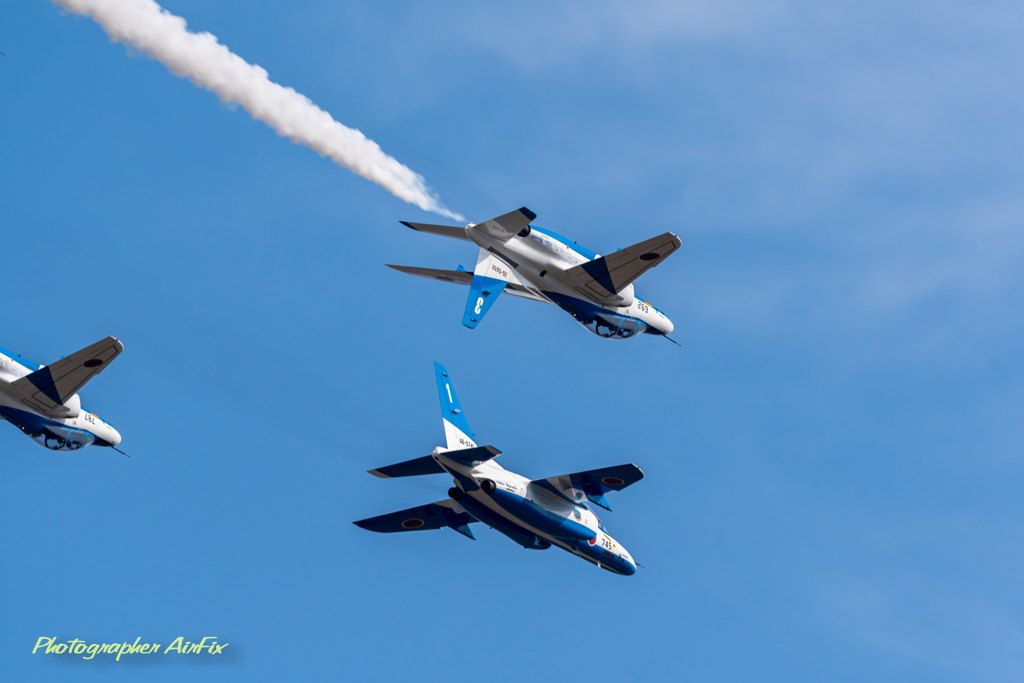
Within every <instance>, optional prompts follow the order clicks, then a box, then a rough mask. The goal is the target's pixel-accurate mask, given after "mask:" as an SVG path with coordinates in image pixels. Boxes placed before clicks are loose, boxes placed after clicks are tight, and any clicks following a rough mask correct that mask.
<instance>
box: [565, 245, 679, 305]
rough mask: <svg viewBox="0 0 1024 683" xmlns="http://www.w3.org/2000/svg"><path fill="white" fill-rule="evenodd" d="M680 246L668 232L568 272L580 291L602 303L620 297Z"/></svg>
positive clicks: (582, 264)
mask: <svg viewBox="0 0 1024 683" xmlns="http://www.w3.org/2000/svg"><path fill="white" fill-rule="evenodd" d="M680 246H682V242H680V241H679V238H678V237H676V236H675V235H673V234H672V233H670V232H666V233H664V234H662V235H658V236H657V237H652V238H651V239H649V240H644V241H643V242H640V243H639V244H634V245H633V246H631V247H626V248H625V249H620V250H619V251H616V252H614V253H611V254H608V255H607V256H602V257H601V258H597V259H594V260H593V261H587V262H586V263H581V264H580V265H578V266H576V267H574V268H570V269H569V270H567V271H565V272H566V273H567V274H568V275H571V276H572V277H573V278H574V279H575V281H576V289H577V291H579V292H580V293H582V294H585V295H587V296H588V297H589V298H591V299H596V300H598V301H601V300H604V299H608V298H610V297H614V296H615V295H617V294H618V293H619V292H621V291H622V290H623V289H625V288H626V287H628V286H629V285H630V284H632V283H633V281H634V280H636V279H637V278H638V277H640V276H641V275H643V274H644V273H646V272H647V271H648V270H650V269H651V268H653V267H655V266H656V265H658V264H659V263H661V262H662V261H664V260H665V259H666V258H668V257H669V255H670V254H672V252H674V251H675V250H676V249H678V248H679V247H680Z"/></svg>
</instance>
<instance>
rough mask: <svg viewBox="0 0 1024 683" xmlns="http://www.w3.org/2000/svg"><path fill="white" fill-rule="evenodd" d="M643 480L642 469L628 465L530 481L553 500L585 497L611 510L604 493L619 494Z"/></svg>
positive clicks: (573, 501) (574, 499)
mask: <svg viewBox="0 0 1024 683" xmlns="http://www.w3.org/2000/svg"><path fill="white" fill-rule="evenodd" d="M643 478H644V473H643V470H641V469H640V468H639V467H637V466H636V465H634V464H632V463H630V464H628V465H616V466H614V467H602V468H601V469H597V470H587V471H586V472H576V473H575V474H563V475H562V476H560V477H548V478H547V479H538V480H536V481H532V482H530V483H531V485H535V486H538V487H539V488H541V489H544V490H545V491H547V492H548V493H550V494H554V495H555V497H556V498H564V499H568V500H569V502H572V503H576V502H577V501H579V500H581V499H583V497H584V496H585V497H586V498H587V499H588V500H590V502H592V503H595V504H597V505H600V506H601V507H603V508H604V509H605V510H609V511H610V510H611V508H610V507H609V506H608V501H607V500H605V497H604V494H606V493H607V492H609V491H621V490H622V489H624V488H626V487H627V486H631V485H633V484H635V483H637V482H638V481H640V480H641V479H643Z"/></svg>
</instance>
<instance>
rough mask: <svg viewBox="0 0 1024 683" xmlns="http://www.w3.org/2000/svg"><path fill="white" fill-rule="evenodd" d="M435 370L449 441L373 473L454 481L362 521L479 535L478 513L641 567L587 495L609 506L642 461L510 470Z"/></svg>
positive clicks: (527, 537) (534, 544) (385, 529)
mask: <svg viewBox="0 0 1024 683" xmlns="http://www.w3.org/2000/svg"><path fill="white" fill-rule="evenodd" d="M434 374H435V375H436V376H437V391H438V394H439V396H440V399H441V417H442V419H443V421H444V435H445V440H446V442H447V444H448V445H447V447H441V446H438V447H437V448H435V449H434V452H433V453H432V454H431V455H426V456H423V457H422V458H416V459H415V460H408V461H406V462H401V463H398V464H397V465H389V466H387V467H381V468H379V469H375V470H370V474H373V475H375V476H377V477H381V478H383V479H389V478H392V477H412V476H418V475H424V474H444V473H447V474H450V475H451V476H452V479H453V480H454V483H455V486H453V487H452V488H450V489H448V498H447V499H446V500H439V501H437V502H436V503H430V504H429V505H421V506H419V507H414V508H409V509H408V510H402V511H400V512H392V513H390V514H387V515H380V516H379V517H371V518H369V519H364V520H361V521H358V522H354V524H356V526H359V527H362V528H363V529H368V530H370V531H377V532H381V533H393V532H398V531H420V530H423V529H440V528H442V527H450V528H452V529H454V530H455V531H458V532H459V533H460V534H463V535H464V536H467V537H469V538H472V539H474V540H475V539H476V537H475V536H473V532H472V530H470V528H469V525H470V524H472V523H474V522H478V521H479V522H483V523H484V524H486V525H487V526H489V527H491V528H492V529H496V530H498V531H500V532H501V533H503V534H505V535H506V536H508V537H509V538H511V539H512V540H513V541H515V542H516V543H518V544H519V545H521V546H523V547H524V548H527V549H531V550H545V549H547V548H550V547H551V546H553V545H555V546H558V547H559V548H562V549H564V550H567V551H569V552H570V553H573V554H574V555H578V556H579V557H582V558H583V559H584V560H587V561H588V562H592V563H594V564H596V565H597V566H598V567H601V568H602V569H607V570H608V571H610V572H614V573H616V574H624V575H627V576H628V575H631V574H635V573H636V567H637V564H636V562H634V561H633V558H632V557H631V556H630V554H629V553H628V552H626V549H625V548H623V547H622V545H621V544H620V543H619V542H618V541H616V540H615V539H614V538H612V537H611V536H609V535H608V532H607V531H606V530H605V528H604V524H602V523H601V519H600V518H599V517H598V516H597V515H596V514H595V513H594V511H593V510H592V509H591V508H590V505H589V504H588V502H589V503H593V504H594V505H598V506H600V507H602V508H604V509H605V510H609V511H610V510H611V508H610V507H609V506H608V501H607V500H606V499H605V494H606V493H608V492H609V491H621V490H622V489H624V488H626V487H627V486H629V485H631V484H635V483H636V482H638V481H640V480H641V479H643V477H644V473H643V472H642V471H640V468H639V467H637V466H636V465H633V464H629V465H618V466H617V467H605V468H602V469H597V470H588V471H586V472H577V473H575V474H565V475H562V476H560V477H549V478H547V479H536V480H532V481H531V480H530V479H527V478H526V477H523V476H520V475H518V474H515V473H514V472H509V471H508V470H506V469H504V468H502V467H501V465H499V464H497V463H496V462H495V461H494V458H495V457H497V456H498V455H501V451H499V450H498V449H496V448H494V447H493V446H478V445H477V444H476V441H475V440H474V437H473V433H472V432H471V431H470V429H469V422H468V421H467V420H466V414H465V413H464V412H462V405H461V404H460V403H459V397H458V396H457V395H456V394H455V388H454V387H453V386H452V381H451V378H449V376H448V371H447V370H445V368H444V367H443V366H442V365H441V364H440V363H434Z"/></svg>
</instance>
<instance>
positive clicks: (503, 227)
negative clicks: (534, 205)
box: [469, 206, 537, 242]
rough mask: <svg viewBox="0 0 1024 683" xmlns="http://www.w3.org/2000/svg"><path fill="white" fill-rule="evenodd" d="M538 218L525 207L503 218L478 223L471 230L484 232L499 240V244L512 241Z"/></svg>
mask: <svg viewBox="0 0 1024 683" xmlns="http://www.w3.org/2000/svg"><path fill="white" fill-rule="evenodd" d="M536 217H537V214H535V213H534V212H533V211H530V210H529V209H527V208H526V207H525V206H524V207H523V208H521V209H516V210H515V211H510V212H508V213H506V214H505V215H503V216H498V217H497V218H492V219H491V220H489V221H484V222H483V223H477V224H476V225H474V226H472V227H471V228H469V230H476V231H478V232H482V233H483V234H485V235H487V236H488V237H490V238H491V239H495V240H498V241H499V242H508V241H509V240H510V239H512V238H513V237H515V236H516V235H518V234H519V233H520V232H522V231H523V230H524V229H525V228H526V227H527V226H528V225H529V224H530V221H532V220H533V219H535V218H536Z"/></svg>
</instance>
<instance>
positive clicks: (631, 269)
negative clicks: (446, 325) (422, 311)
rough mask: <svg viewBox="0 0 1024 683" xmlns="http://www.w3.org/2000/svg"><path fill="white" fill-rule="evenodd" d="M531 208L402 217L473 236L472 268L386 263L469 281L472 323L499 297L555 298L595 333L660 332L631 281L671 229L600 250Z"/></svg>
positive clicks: (659, 319) (663, 248)
mask: <svg viewBox="0 0 1024 683" xmlns="http://www.w3.org/2000/svg"><path fill="white" fill-rule="evenodd" d="M536 217H537V214H535V213H533V212H532V211H530V210H529V209H527V208H525V207H524V208H522V209H519V210H517V211H513V212H511V213H507V214H505V215H504V216H498V217H497V218H494V219H492V220H489V221H485V222H483V223H478V224H474V223H470V224H468V225H467V226H466V227H464V228H459V227H454V226H448V225H430V224H427V223H407V222H405V221H402V225H405V226H407V227H409V228H412V229H413V230H418V231H420V232H427V233H430V234H433V235H443V236H444V237H451V238H454V239H459V240H465V241H467V242H473V243H475V244H476V245H477V246H479V247H480V253H479V255H478V256H477V261H476V268H474V269H473V272H472V273H469V272H466V270H464V269H463V268H462V266H459V268H458V270H437V269H435V268H416V267H412V266H393V265H391V264H387V265H388V267H389V268H394V269H395V270H398V271H401V272H403V273H408V274H409V275H416V276H417V277H425V278H430V279H433V280H440V281H442V282H454V283H457V284H462V285H469V299H468V300H467V301H466V310H465V313H464V314H463V316H462V324H463V325H465V326H466V327H469V328H475V327H476V326H477V325H478V324H480V321H481V320H483V318H484V316H485V315H486V314H487V311H488V310H490V308H491V306H492V305H493V304H494V302H495V300H496V299H497V298H498V295H499V294H501V293H502V292H508V293H509V294H511V295H512V296H518V297H522V298H524V299H533V300H534V301H542V302H544V303H549V304H556V305H557V306H558V307H559V308H561V309H562V310H564V311H565V312H567V313H569V314H570V315H571V316H572V317H573V318H575V319H576V321H577V322H578V323H580V324H581V325H583V326H584V327H586V328H587V329H588V330H590V331H591V332H593V333H594V334H596V335H598V336H600V337H605V338H607V339H628V338H630V337H633V336H636V335H637V334H639V333H641V332H644V333H647V334H653V335H662V336H667V335H669V334H671V333H672V330H673V329H674V326H673V325H672V321H671V320H669V319H668V317H667V316H666V315H665V314H664V313H662V312H661V311H660V310H658V308H656V307H655V306H654V305H653V304H651V303H648V302H647V301H644V300H643V299H641V298H639V297H638V296H636V294H635V293H634V291H633V282H634V281H635V280H636V279H637V278H638V277H640V276H641V275H643V274H644V273H646V272H647V271H648V270H650V269H651V268H654V267H655V266H656V265H658V264H659V263H661V262H662V261H664V260H665V259H666V258H668V256H669V255H670V254H671V253H672V252H674V251H675V250H676V249H678V248H679V247H680V246H681V242H680V241H679V238H678V237H676V236H675V235H673V234H672V233H670V232H666V233H663V234H661V235H658V236H657V237H652V238H651V239H649V240H644V241H643V242H640V243H639V244H634V245H633V246H631V247H626V248H625V249H620V250H618V251H615V252H613V253H611V254H608V255H606V256H601V255H600V254H595V253H594V252H592V251H590V250H589V249H586V248H585V247H581V246H580V245H578V244H576V243H575V242H573V241H572V240H569V239H566V238H565V237H562V236H561V235H558V234H556V233H554V232H551V231H549V230H543V229H541V228H538V227H537V226H535V225H530V221H532V220H534V219H535V218H536Z"/></svg>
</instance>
